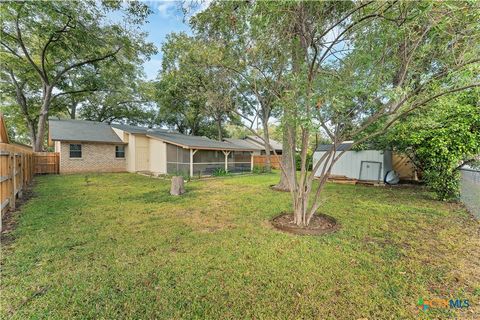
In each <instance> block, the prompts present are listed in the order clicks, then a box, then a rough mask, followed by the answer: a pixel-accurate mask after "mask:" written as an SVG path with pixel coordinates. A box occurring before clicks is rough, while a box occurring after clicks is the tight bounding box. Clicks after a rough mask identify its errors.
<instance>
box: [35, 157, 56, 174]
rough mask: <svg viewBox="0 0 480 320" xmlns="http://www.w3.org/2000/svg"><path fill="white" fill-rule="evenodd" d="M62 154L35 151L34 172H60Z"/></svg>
mask: <svg viewBox="0 0 480 320" xmlns="http://www.w3.org/2000/svg"><path fill="white" fill-rule="evenodd" d="M59 167H60V154H59V153H58V152H35V153H34V173H35V174H45V173H55V174H57V173H59V169H60V168H59Z"/></svg>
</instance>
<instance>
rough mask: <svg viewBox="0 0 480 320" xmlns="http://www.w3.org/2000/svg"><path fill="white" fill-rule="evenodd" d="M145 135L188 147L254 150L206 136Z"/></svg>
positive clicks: (150, 133) (157, 133)
mask: <svg viewBox="0 0 480 320" xmlns="http://www.w3.org/2000/svg"><path fill="white" fill-rule="evenodd" d="M147 136H148V137H153V138H158V139H160V140H163V141H165V142H170V143H172V144H176V145H181V146H185V147H189V148H198V149H215V150H243V151H254V150H256V149H254V147H253V146H249V147H243V146H238V145H235V144H233V143H229V142H225V141H217V140H212V139H209V138H207V137H199V136H187V135H185V134H181V133H175V132H159V131H151V132H148V133H147Z"/></svg>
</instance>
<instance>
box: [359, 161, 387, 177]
mask: <svg viewBox="0 0 480 320" xmlns="http://www.w3.org/2000/svg"><path fill="white" fill-rule="evenodd" d="M381 170H382V163H381V162H374V161H362V163H361V165H360V180H376V181H379V180H381Z"/></svg>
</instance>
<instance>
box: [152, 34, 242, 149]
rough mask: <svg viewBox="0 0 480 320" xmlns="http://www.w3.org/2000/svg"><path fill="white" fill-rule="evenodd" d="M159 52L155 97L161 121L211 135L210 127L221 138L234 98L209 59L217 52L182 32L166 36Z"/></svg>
mask: <svg viewBox="0 0 480 320" xmlns="http://www.w3.org/2000/svg"><path fill="white" fill-rule="evenodd" d="M162 51H163V61H162V70H161V72H160V74H159V80H158V83H157V88H158V90H157V92H158V94H157V97H156V101H157V104H158V105H159V107H160V111H159V117H160V119H161V121H162V122H163V123H164V124H167V125H170V126H174V127H175V128H176V129H177V130H179V131H180V132H182V133H186V134H193V135H201V134H202V132H203V133H206V135H207V136H212V137H213V135H212V131H213V130H211V129H212V126H213V127H215V132H216V135H214V136H215V137H216V138H217V139H219V140H222V138H223V137H224V135H225V133H226V131H225V128H224V124H225V123H226V121H227V119H228V118H229V116H231V114H230V110H232V108H233V106H234V101H233V99H234V97H233V96H232V94H231V87H230V86H229V85H228V79H227V78H226V75H225V73H224V72H222V70H220V69H218V68H216V67H215V66H214V63H212V62H211V61H217V60H218V59H219V57H217V56H216V55H217V54H219V51H218V50H217V49H216V48H215V47H208V46H207V45H206V44H205V43H203V42H201V41H198V39H196V38H194V37H190V36H187V35H186V34H184V33H179V34H171V35H169V37H168V39H167V41H166V43H165V44H164V45H163V47H162Z"/></svg>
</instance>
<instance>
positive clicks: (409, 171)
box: [392, 153, 419, 181]
mask: <svg viewBox="0 0 480 320" xmlns="http://www.w3.org/2000/svg"><path fill="white" fill-rule="evenodd" d="M392 166H393V170H395V171H396V172H397V173H398V175H399V177H400V179H401V180H410V181H417V180H418V178H419V177H418V173H419V172H418V169H417V168H416V167H415V165H414V164H413V163H412V161H411V160H410V159H408V157H407V156H405V155H402V154H398V153H394V154H393V155H392Z"/></svg>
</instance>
